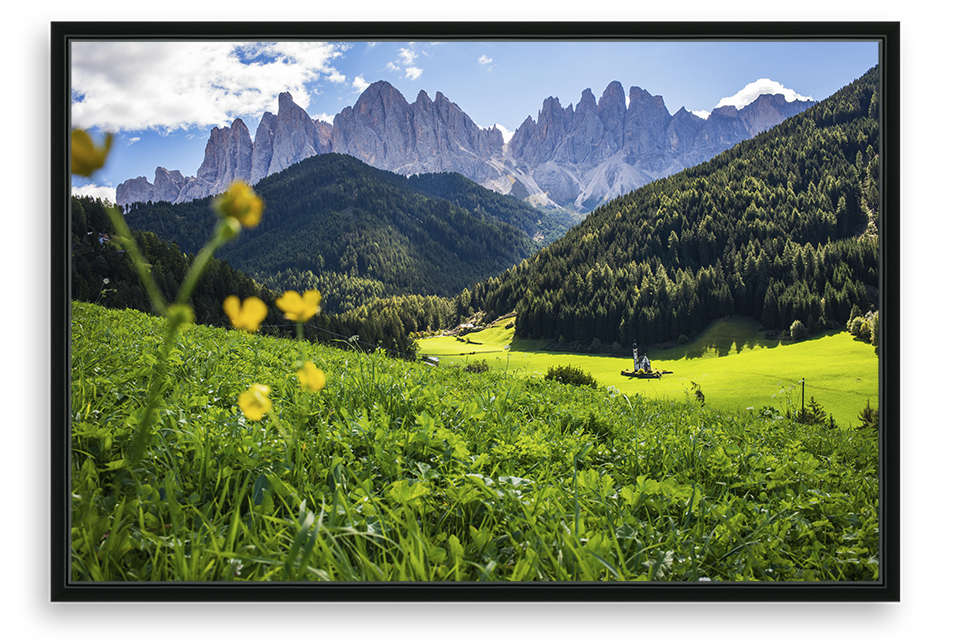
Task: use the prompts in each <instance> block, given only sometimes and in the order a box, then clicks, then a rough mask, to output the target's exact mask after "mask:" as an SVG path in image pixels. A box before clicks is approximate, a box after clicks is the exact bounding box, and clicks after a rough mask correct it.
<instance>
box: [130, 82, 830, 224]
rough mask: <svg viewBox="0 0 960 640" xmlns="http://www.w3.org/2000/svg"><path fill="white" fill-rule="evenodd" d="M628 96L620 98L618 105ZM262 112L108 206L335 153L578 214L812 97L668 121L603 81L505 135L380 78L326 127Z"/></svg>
mask: <svg viewBox="0 0 960 640" xmlns="http://www.w3.org/2000/svg"><path fill="white" fill-rule="evenodd" d="M628 95H629V100H627V97H628ZM278 103H279V105H278V106H279V108H278V111H277V114H276V115H274V114H273V113H270V112H266V113H264V114H263V117H262V118H261V120H260V124H259V126H258V127H257V131H256V133H255V135H254V136H251V135H250V130H249V129H248V128H247V126H246V124H245V123H244V122H243V120H241V119H239V118H237V119H236V120H234V121H233V123H232V124H231V125H230V126H229V127H215V128H214V129H212V130H211V132H210V138H209V139H208V141H207V146H206V149H205V152H204V158H203V162H202V163H201V165H200V167H199V169H198V170H197V174H196V176H184V175H183V174H182V172H181V171H179V170H174V171H171V170H168V169H166V168H164V167H157V169H156V172H155V175H154V181H153V183H151V182H149V181H148V180H147V178H146V177H144V176H140V177H137V178H133V179H130V180H126V181H124V182H123V183H121V184H120V185H118V186H117V196H116V197H117V203H118V204H120V205H129V204H132V203H134V202H160V201H166V202H171V203H178V202H188V201H191V200H193V199H196V198H203V197H206V196H209V195H214V194H217V193H220V192H222V191H224V190H225V189H226V187H227V185H229V184H230V182H232V181H233V180H237V179H241V180H245V181H247V182H249V183H250V184H257V183H258V182H259V181H260V180H261V179H263V178H265V177H267V176H269V175H273V174H275V173H277V172H279V171H282V170H283V169H286V168H287V167H290V166H291V165H293V164H296V163H297V162H300V161H302V160H304V159H306V158H309V157H312V156H315V155H319V154H324V153H341V154H346V155H350V156H353V157H355V158H357V159H359V160H361V161H363V162H364V163H366V164H369V165H371V166H373V167H376V168H378V169H384V170H387V171H391V172H395V173H399V174H401V175H405V176H411V175H416V174H421V173H440V172H455V173H459V174H462V175H464V176H466V177H467V178H469V179H470V180H473V181H474V182H477V183H478V184H480V185H482V186H484V187H487V188H489V189H491V190H493V191H496V192H498V193H501V194H509V195H512V196H514V197H516V198H518V199H520V200H524V201H526V202H528V203H530V204H532V205H535V206H541V207H557V208H561V207H565V208H569V209H572V210H574V211H578V212H586V211H590V210H592V209H593V208H594V207H596V206H597V205H599V204H602V203H603V202H606V201H608V200H610V199H611V198H614V197H617V196H619V195H622V194H624V193H627V192H630V191H632V190H634V189H637V188H639V187H641V186H643V185H645V184H647V183H649V182H652V181H654V180H657V179H659V178H663V177H666V176H669V175H672V174H674V173H676V172H678V171H681V170H683V169H685V168H688V167H692V166H695V165H697V164H699V163H701V162H704V161H706V160H709V159H710V158H712V157H714V156H715V155H717V154H718V153H720V152H721V151H724V150H726V149H729V148H730V147H732V146H733V145H735V144H737V143H738V142H740V141H742V140H746V139H749V138H752V137H753V136H755V135H756V134H757V133H760V132H762V131H765V130H767V129H769V128H770V127H772V126H775V125H777V124H779V123H780V122H782V121H783V120H785V119H787V118H789V117H791V116H793V115H796V114H798V113H800V112H802V111H803V110H805V109H807V108H808V107H810V106H811V105H813V104H815V102H814V101H801V100H796V101H792V102H788V101H787V100H786V99H785V97H784V96H782V95H761V96H759V97H758V98H757V99H756V100H755V101H754V102H752V103H751V104H749V105H747V106H746V107H744V108H742V109H737V108H736V107H734V106H723V107H718V108H716V109H714V110H713V112H712V113H711V114H710V115H709V116H708V117H707V118H706V119H703V118H700V117H698V116H696V115H694V114H692V113H690V112H689V111H687V110H686V109H684V108H681V109H680V110H679V111H677V112H676V113H675V114H673V115H670V113H669V111H668V110H667V108H666V106H665V105H664V101H663V98H662V97H661V96H653V95H651V94H650V93H649V92H647V91H645V90H643V89H640V88H639V87H631V88H630V91H629V94H626V93H625V92H624V90H623V86H622V85H621V84H620V83H619V82H617V81H614V82H611V83H610V84H609V85H608V86H607V88H606V89H605V90H604V92H603V94H602V95H601V96H600V99H599V100H597V99H596V98H595V97H594V95H593V93H592V91H591V90H590V89H585V90H584V91H583V93H582V94H581V97H580V101H579V102H578V103H577V105H576V106H574V105H572V104H571V105H568V106H567V107H562V106H561V104H560V101H559V100H558V99H557V98H555V97H549V98H547V99H545V100H544V102H543V106H542V108H541V109H540V111H539V113H538V115H537V119H536V120H534V119H533V118H532V117H529V116H528V117H527V119H526V120H524V122H523V123H522V124H521V125H520V127H519V128H518V129H517V130H516V131H515V132H514V134H513V135H512V136H510V137H509V139H507V140H505V138H504V135H503V133H502V131H501V129H499V128H497V127H490V128H481V127H480V126H478V125H477V124H476V123H475V122H474V121H473V120H472V119H471V118H470V117H469V116H468V115H467V114H466V113H464V111H463V110H461V109H460V107H458V106H457V105H456V103H454V102H451V101H450V100H449V99H448V98H447V97H446V96H444V95H443V94H442V93H440V92H437V93H436V95H435V97H434V99H433V100H431V99H430V97H429V96H428V95H427V93H426V92H425V91H421V92H420V93H419V95H418V96H417V98H416V100H415V101H414V102H413V103H412V104H411V103H408V102H407V101H406V99H405V98H404V97H403V95H402V94H401V93H400V92H399V91H398V90H397V89H396V88H394V87H393V86H391V85H390V84H389V83H388V82H386V81H379V82H375V83H373V84H371V85H370V86H369V87H367V88H366V90H364V92H363V93H362V94H361V95H360V97H359V99H358V100H357V102H356V104H355V105H354V106H352V107H347V108H345V109H344V110H343V111H341V112H340V113H339V114H337V115H336V116H335V117H334V121H333V124H332V125H331V124H330V123H328V122H324V121H321V120H316V119H313V118H311V117H310V116H309V115H308V114H307V112H306V111H305V110H304V109H303V108H301V107H300V106H299V105H297V104H296V103H295V102H294V101H293V98H292V96H291V95H290V94H289V93H281V94H280V95H279V98H278Z"/></svg>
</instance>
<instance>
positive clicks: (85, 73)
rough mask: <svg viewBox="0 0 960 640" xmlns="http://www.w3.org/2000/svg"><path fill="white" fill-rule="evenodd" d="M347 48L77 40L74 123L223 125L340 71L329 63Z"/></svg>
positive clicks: (303, 93) (304, 101)
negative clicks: (287, 92) (280, 94)
mask: <svg viewBox="0 0 960 640" xmlns="http://www.w3.org/2000/svg"><path fill="white" fill-rule="evenodd" d="M346 48H347V45H338V44H334V43H325V42H279V43H229V42H77V43H74V44H73V45H72V46H71V59H72V67H71V82H72V87H71V89H72V94H73V103H72V105H71V112H72V113H71V115H72V119H73V126H77V127H84V128H88V127H93V126H97V127H100V128H101V129H106V130H111V131H123V130H142V129H157V130H160V131H172V130H176V129H186V128H191V127H211V126H226V125H228V124H230V122H232V121H233V119H234V118H238V117H243V116H256V115H259V114H261V113H263V112H264V111H269V110H276V100H277V95H278V94H279V93H281V92H283V91H289V92H290V93H291V94H293V96H294V100H295V101H296V102H297V104H299V105H300V106H302V107H304V108H306V107H307V106H308V105H309V93H308V91H307V89H306V84H307V83H308V82H312V81H315V80H318V79H319V78H321V77H323V76H325V77H327V78H328V79H330V80H331V81H333V82H342V81H343V80H345V78H342V79H340V78H341V75H342V74H340V73H339V72H338V71H337V70H336V68H334V67H333V66H332V63H333V61H334V60H335V59H336V58H337V57H339V56H340V55H341V54H342V52H343V51H344V50H345V49H346Z"/></svg>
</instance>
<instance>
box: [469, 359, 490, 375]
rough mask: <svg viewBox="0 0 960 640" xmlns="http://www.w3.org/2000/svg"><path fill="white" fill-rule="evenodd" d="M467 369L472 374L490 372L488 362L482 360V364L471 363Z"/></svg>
mask: <svg viewBox="0 0 960 640" xmlns="http://www.w3.org/2000/svg"><path fill="white" fill-rule="evenodd" d="M466 369H467V371H469V372H470V373H483V372H484V371H489V370H490V365H488V364H487V361H486V360H481V361H480V362H471V363H470V364H468V365H467V367H466Z"/></svg>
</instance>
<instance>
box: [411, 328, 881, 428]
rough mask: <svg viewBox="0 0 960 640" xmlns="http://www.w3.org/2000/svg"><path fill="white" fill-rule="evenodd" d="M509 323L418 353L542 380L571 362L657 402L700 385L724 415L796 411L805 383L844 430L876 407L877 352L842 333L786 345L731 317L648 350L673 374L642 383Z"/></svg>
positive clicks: (600, 358)
mask: <svg viewBox="0 0 960 640" xmlns="http://www.w3.org/2000/svg"><path fill="white" fill-rule="evenodd" d="M509 324H511V319H504V320H501V321H499V322H497V323H495V324H494V325H493V326H491V327H488V328H487V329H484V330H483V331H479V332H476V333H471V334H468V335H467V336H465V338H464V339H469V340H470V342H469V343H468V342H461V341H458V340H457V339H456V338H455V337H452V336H444V337H436V338H427V339H423V340H420V348H421V351H422V353H423V354H429V355H437V356H440V360H441V363H442V364H458V365H462V364H466V363H469V362H476V361H480V360H486V362H487V364H488V365H490V368H491V369H497V370H500V369H509V370H510V371H514V372H517V373H519V374H521V375H531V376H542V375H544V374H545V373H546V372H547V370H548V369H549V368H550V367H555V366H563V365H573V366H576V367H580V368H581V369H583V370H584V371H588V372H589V373H590V374H591V375H593V377H594V378H596V380H597V382H598V383H599V384H600V385H601V386H604V387H609V386H612V387H615V388H616V389H618V390H619V391H622V392H624V393H626V394H628V395H633V394H634V393H639V394H641V395H643V396H644V397H648V398H652V399H661V400H675V399H682V398H686V397H687V396H688V395H689V394H690V393H691V389H692V386H691V383H696V384H698V385H700V389H701V390H702V392H703V394H704V396H705V398H706V401H707V406H708V407H714V408H717V409H721V410H747V409H749V408H751V407H752V408H753V409H754V410H758V409H760V408H761V407H764V406H773V407H777V408H780V407H781V406H782V405H783V404H785V403H786V402H788V401H789V402H791V403H792V404H793V405H794V406H797V405H799V403H800V395H801V384H800V380H801V379H802V380H804V385H803V391H804V397H805V399H806V401H807V402H809V400H810V397H811V396H812V397H813V398H815V399H816V401H817V402H818V403H819V404H821V405H822V406H823V407H824V409H825V410H826V412H827V413H828V414H832V415H833V417H834V419H835V420H836V421H837V422H838V423H839V424H841V425H843V426H846V425H851V424H854V423H857V424H859V423H858V422H857V414H858V413H859V412H860V411H861V410H862V409H863V408H864V406H865V405H866V403H867V400H869V401H870V406H872V407H876V406H877V404H878V395H879V363H878V358H877V354H876V353H875V352H874V348H873V347H872V346H870V345H868V344H866V343H864V342H860V341H857V340H854V339H853V337H851V336H850V334H849V333H846V332H844V331H832V332H826V333H823V334H820V335H818V336H815V337H813V338H811V339H808V340H804V341H802V342H797V343H795V342H792V341H785V342H781V341H779V340H767V339H765V338H764V335H763V333H762V332H761V331H759V324H758V323H757V322H756V321H754V320H751V319H749V318H744V317H730V318H725V319H721V320H718V321H716V322H714V323H712V324H711V325H710V326H709V327H708V328H707V329H706V330H705V331H703V333H701V334H700V335H699V336H697V337H696V338H694V339H693V340H691V341H690V342H689V343H687V344H686V345H681V346H676V347H673V348H671V349H665V350H653V351H649V352H647V356H648V357H649V358H650V359H651V360H652V361H653V365H654V367H655V368H657V369H663V370H666V371H672V372H673V373H672V374H670V375H665V376H664V377H663V378H661V379H659V380H642V379H635V378H627V377H625V376H622V375H620V371H622V370H623V369H633V358H632V357H622V356H620V357H614V356H610V355H606V354H604V355H590V354H580V353H558V352H548V351H544V350H543V346H544V342H543V341H534V340H519V339H516V338H515V337H514V330H513V328H512V327H511V328H509V329H508V328H506V327H507V325H509ZM506 347H509V350H508V349H506Z"/></svg>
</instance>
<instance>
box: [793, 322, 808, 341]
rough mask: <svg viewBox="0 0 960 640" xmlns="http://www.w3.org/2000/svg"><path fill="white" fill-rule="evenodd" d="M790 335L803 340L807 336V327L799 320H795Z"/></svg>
mask: <svg viewBox="0 0 960 640" xmlns="http://www.w3.org/2000/svg"><path fill="white" fill-rule="evenodd" d="M790 337H791V338H792V339H794V340H797V341H800V340H803V339H804V338H806V337H807V328H806V327H805V326H803V323H802V322H800V321H799V320H794V321H793V324H792V325H790Z"/></svg>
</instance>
